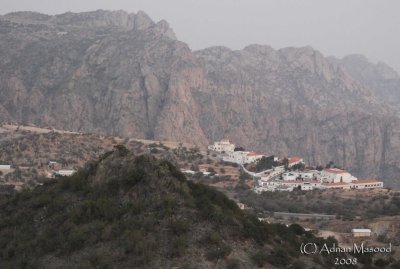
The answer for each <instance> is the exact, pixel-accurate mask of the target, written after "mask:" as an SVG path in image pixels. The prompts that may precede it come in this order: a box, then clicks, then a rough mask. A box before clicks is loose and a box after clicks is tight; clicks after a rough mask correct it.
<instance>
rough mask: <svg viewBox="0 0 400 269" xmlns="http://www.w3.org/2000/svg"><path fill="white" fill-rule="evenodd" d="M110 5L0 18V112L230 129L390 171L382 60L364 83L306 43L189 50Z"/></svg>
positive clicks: (278, 149)
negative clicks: (30, 19)
mask: <svg viewBox="0 0 400 269" xmlns="http://www.w3.org/2000/svg"><path fill="white" fill-rule="evenodd" d="M116 14H120V13H118V11H117V13H113V12H108V11H96V12H87V13H82V14H64V15H57V16H58V17H57V16H52V17H51V18H53V20H52V19H49V18H48V17H43V16H41V15H40V16H39V15H37V16H39V19H38V20H39V22H40V21H43V20H48V21H50V22H49V23H38V24H37V25H35V24H29V23H28V24H24V23H19V22H15V21H13V20H12V19H7V18H6V17H5V16H2V17H1V19H0V35H1V41H0V48H1V50H0V51H1V52H0V68H1V70H2V71H1V72H0V93H1V96H2V98H1V99H0V111H1V112H2V113H1V114H0V119H1V120H2V121H3V122H7V121H9V122H16V123H21V124H26V123H33V124H37V125H44V126H52V127H54V128H58V129H68V130H71V131H80V132H96V133H100V134H112V135H123V136H129V137H136V138H145V139H156V140H173V141H183V142H192V143H195V144H197V145H198V146H205V145H207V144H208V143H210V142H212V141H215V140H219V139H221V138H224V137H228V138H230V139H232V140H234V141H235V142H236V143H237V144H240V145H242V146H245V147H246V148H249V149H258V150H259V151H262V152H265V153H270V154H277V155H282V156H288V155H301V156H304V158H305V160H306V161H307V162H310V163H311V164H322V165H324V164H326V163H328V162H329V161H334V162H335V163H336V164H338V165H340V166H342V167H343V168H346V169H348V170H350V171H351V172H353V173H355V174H356V175H357V176H359V177H380V178H382V179H383V180H385V181H386V182H388V183H390V182H392V181H393V180H398V174H399V172H400V161H399V160H400V154H399V152H400V150H399V149H400V141H399V135H398V134H399V130H400V120H399V117H398V114H397V111H398V110H397V106H396V104H395V103H396V102H389V101H390V100H396V99H394V97H391V96H395V97H396V96H397V89H398V86H397V85H398V84H397V82H396V80H395V79H394V81H392V80H393V76H390V77H389V79H387V74H386V73H387V70H386V69H385V68H382V67H379V68H381V69H383V70H386V71H385V72H386V73H385V74H386V76H384V77H383V78H379V80H374V81H376V83H375V84H373V86H372V87H371V86H370V85H369V84H371V83H369V82H368V81H366V80H365V79H362V78H363V76H361V75H360V76H356V75H355V74H360V72H361V71H357V70H359V69H357V68H353V67H349V66H348V65H346V64H345V63H344V62H340V61H339V62H338V61H334V60H332V59H329V58H326V57H324V56H323V55H322V54H321V53H320V52H318V51H316V50H314V49H312V48H311V47H304V48H283V49H279V50H275V49H272V48H271V47H270V46H262V45H249V46H247V47H246V48H244V49H243V50H234V51H233V50H230V49H228V48H224V47H213V48H208V49H204V50H199V51H194V52H193V51H191V50H190V48H189V46H187V45H186V44H185V43H183V42H181V41H178V40H176V38H175V37H174V36H175V35H172V34H171V31H172V30H171V29H170V28H169V26H168V25H167V24H166V22H164V21H161V22H159V23H154V22H153V21H151V19H149V18H148V16H147V15H144V14H142V15H139V13H138V14H134V15H132V14H129V13H121V14H124V15H123V16H122V17H123V18H129V16H133V17H137V16H138V15H139V17H141V19H140V20H139V21H141V22H140V23H136V24H135V22H133V23H132V22H128V21H129V20H125V19H121V18H118V16H117V15H116ZM140 14H141V13H140ZM9 16H10V15H9ZM14 16H15V14H14ZM30 16H33V15H32V14H31V15H30ZM35 16H36V15H35ZM28 17H29V16H28ZM116 17H117V18H118V19H116ZM54 18H56V19H54ZM71 18H75V19H73V20H72V19H71ZM76 18H79V19H76ZM14 20H15V19H14ZM71 20H72V21H71ZM51 21H52V22H51ZM133 21H134V20H133ZM113 24H115V25H117V26H116V27H114V26H115V25H114V26H113ZM110 25H111V26H110ZM118 25H122V26H121V27H118ZM135 25H140V26H137V28H135ZM116 29H117V30H116ZM346 66H347V67H346ZM346 68H347V69H346ZM349 68H353V69H352V70H356V71H354V72H353V73H355V74H352V73H351V72H350V71H349V70H348V69H349ZM379 68H378V69H379ZM372 69H373V70H375V69H376V68H375V69H374V68H372ZM379 70H380V69H379ZM379 70H378V71H379ZM378 71H376V72H378ZM374 72H375V71H374ZM380 72H383V71H382V70H381V71H380ZM378 73H379V72H378ZM392 75H393V74H392ZM366 84H368V85H366ZM371 85H372V84H371ZM399 85H400V84H399ZM381 87H385V89H386V88H387V90H385V91H384V92H386V93H387V94H386V93H384V95H387V96H389V98H388V97H385V96H383V95H382V94H381V92H380V91H379V89H380V88H381ZM389 94H390V95H389ZM396 98H397V97H396ZM388 99H390V100H388Z"/></svg>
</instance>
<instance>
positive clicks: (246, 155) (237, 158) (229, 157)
mask: <svg viewBox="0 0 400 269" xmlns="http://www.w3.org/2000/svg"><path fill="white" fill-rule="evenodd" d="M263 156H264V155H262V154H258V153H255V152H248V151H233V152H228V154H226V155H225V156H223V157H222V160H223V161H224V162H230V163H237V164H246V163H253V162H256V161H258V160H260V159H261V158H262V157H263Z"/></svg>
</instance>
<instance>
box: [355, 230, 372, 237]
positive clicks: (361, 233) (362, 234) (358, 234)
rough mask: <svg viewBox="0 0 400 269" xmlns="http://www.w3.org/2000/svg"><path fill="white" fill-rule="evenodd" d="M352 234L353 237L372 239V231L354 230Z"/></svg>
mask: <svg viewBox="0 0 400 269" xmlns="http://www.w3.org/2000/svg"><path fill="white" fill-rule="evenodd" d="M351 233H352V234H353V237H370V236H371V233H372V232H371V229H352V230H351Z"/></svg>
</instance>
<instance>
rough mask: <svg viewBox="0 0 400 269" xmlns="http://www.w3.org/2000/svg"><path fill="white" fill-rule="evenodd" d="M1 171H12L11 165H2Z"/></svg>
mask: <svg viewBox="0 0 400 269" xmlns="http://www.w3.org/2000/svg"><path fill="white" fill-rule="evenodd" d="M0 170H11V165H8V164H2V165H0Z"/></svg>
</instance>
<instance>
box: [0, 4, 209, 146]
mask: <svg viewBox="0 0 400 269" xmlns="http://www.w3.org/2000/svg"><path fill="white" fill-rule="evenodd" d="M38 16H39V15H38V14H32V13H17V14H11V15H7V16H5V17H3V18H2V20H1V22H0V27H1V33H2V34H1V41H0V48H1V49H0V50H1V52H0V54H1V55H0V59H1V63H0V69H1V71H2V72H1V74H0V91H1V93H2V98H1V100H0V102H1V106H2V109H3V110H5V111H7V112H8V113H5V114H4V116H2V117H3V120H10V119H15V120H16V121H18V122H26V123H35V124H45V125H50V126H54V127H56V128H64V129H69V130H79V131H84V132H87V131H94V132H100V133H110V134H121V135H126V136H135V137H144V138H150V139H153V138H157V139H171V140H182V141H190V140H192V138H193V137H196V140H197V141H198V142H199V143H202V144H206V142H207V141H206V138H205V136H204V134H203V133H202V130H201V129H200V127H199V125H198V123H197V120H196V118H197V115H196V114H195V113H193V111H196V104H195V103H194V102H193V99H192V97H191V95H190V91H191V89H192V88H196V87H199V85H200V84H201V83H202V79H201V76H202V71H201V69H199V67H198V66H197V63H196V59H195V58H194V56H193V55H192V53H191V51H190V49H189V48H188V47H187V45H186V44H184V43H182V42H179V41H177V40H176V39H175V38H174V34H173V32H172V30H171V29H170V28H169V26H168V24H167V23H166V22H165V21H161V22H159V23H154V22H153V21H152V20H151V19H150V18H149V17H148V16H147V15H146V14H144V13H143V12H139V13H138V14H127V13H125V12H106V11H96V12H89V13H82V14H72V13H67V14H63V15H58V16H54V17H41V18H42V19H41V20H38V19H37V17H38Z"/></svg>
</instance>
